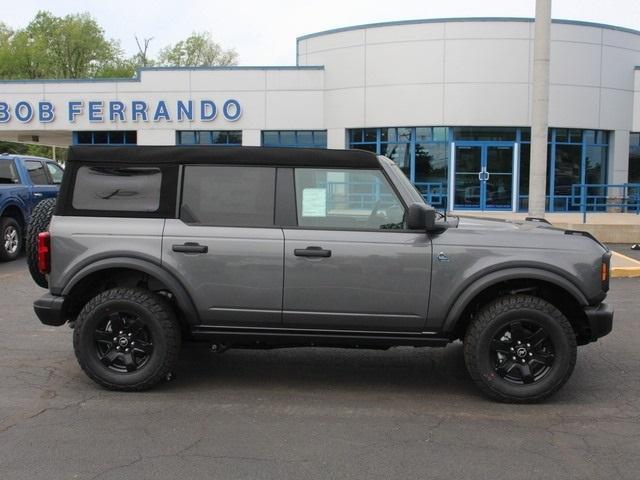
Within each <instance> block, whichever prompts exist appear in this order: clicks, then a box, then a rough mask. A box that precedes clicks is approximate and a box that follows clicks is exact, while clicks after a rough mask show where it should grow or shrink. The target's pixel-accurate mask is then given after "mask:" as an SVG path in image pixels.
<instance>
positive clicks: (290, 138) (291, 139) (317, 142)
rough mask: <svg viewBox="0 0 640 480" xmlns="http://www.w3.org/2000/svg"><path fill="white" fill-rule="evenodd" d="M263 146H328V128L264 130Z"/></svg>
mask: <svg viewBox="0 0 640 480" xmlns="http://www.w3.org/2000/svg"><path fill="white" fill-rule="evenodd" d="M262 146H263V147H294V148H295V147H299V148H305V147H307V148H327V131H326V130H263V131H262Z"/></svg>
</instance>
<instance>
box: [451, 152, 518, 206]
mask: <svg viewBox="0 0 640 480" xmlns="http://www.w3.org/2000/svg"><path fill="white" fill-rule="evenodd" d="M513 151H514V149H513V145H512V144H496V143H488V142H477V143H471V142H465V143H463V144H457V145H456V148H455V160H454V175H455V180H454V201H453V209H454V210H482V211H484V210H512V208H513Z"/></svg>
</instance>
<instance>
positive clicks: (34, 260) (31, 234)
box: [26, 198, 56, 288]
mask: <svg viewBox="0 0 640 480" xmlns="http://www.w3.org/2000/svg"><path fill="white" fill-rule="evenodd" d="M55 208H56V199H55V198H47V199H45V200H42V201H41V202H40V203H38V204H37V205H36V206H35V207H34V209H33V211H32V212H31V220H29V226H28V228H27V249H26V250H27V265H29V273H31V278H33V281H34V282H36V283H37V284H38V285H39V286H40V287H42V288H48V287H49V282H48V281H47V276H46V275H44V274H42V273H40V270H38V234H40V233H42V232H46V231H47V230H49V223H50V222H51V216H52V215H53V211H54V210H55Z"/></svg>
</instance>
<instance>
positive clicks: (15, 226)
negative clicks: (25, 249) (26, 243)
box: [0, 217, 22, 262]
mask: <svg viewBox="0 0 640 480" xmlns="http://www.w3.org/2000/svg"><path fill="white" fill-rule="evenodd" d="M0 235H2V237H1V238H0V262H8V261H11V260H15V259H16V258H18V256H20V252H21V251H22V229H21V228H20V224H19V223H18V222H17V220H16V219H15V218H13V217H1V218H0Z"/></svg>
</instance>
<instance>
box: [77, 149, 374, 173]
mask: <svg viewBox="0 0 640 480" xmlns="http://www.w3.org/2000/svg"><path fill="white" fill-rule="evenodd" d="M67 161H69V162H80V163H102V164H104V163H132V164H145V165H159V164H168V165H184V164H207V163H211V164H238V165H278V166H285V167H343V168H344V167H350V168H376V169H377V168H380V162H379V161H378V158H377V157H376V155H375V154H374V153H371V152H367V151H364V150H328V149H319V148H274V147H220V146H200V145H194V146H191V145H182V146H158V147H152V146H134V145H129V146H117V147H116V146H94V145H83V146H73V147H70V148H69V156H68V159H67Z"/></svg>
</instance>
